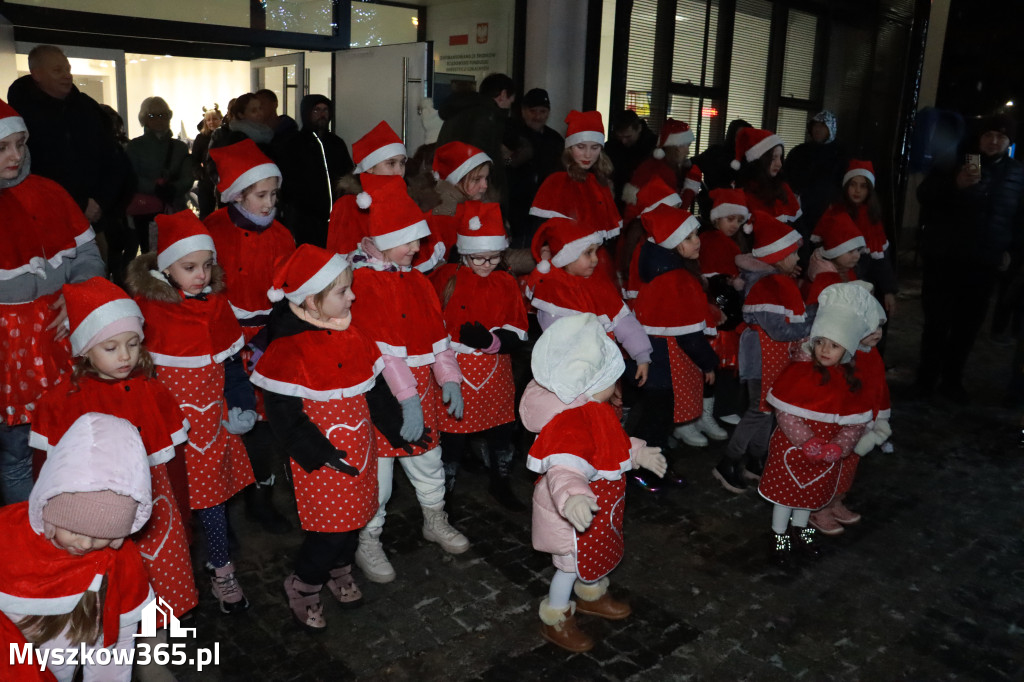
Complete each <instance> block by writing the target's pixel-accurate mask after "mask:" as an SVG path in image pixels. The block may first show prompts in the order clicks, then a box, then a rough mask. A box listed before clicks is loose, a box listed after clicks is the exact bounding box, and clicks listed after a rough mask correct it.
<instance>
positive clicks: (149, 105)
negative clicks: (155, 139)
mask: <svg viewBox="0 0 1024 682" xmlns="http://www.w3.org/2000/svg"><path fill="white" fill-rule="evenodd" d="M154 109H163V110H164V111H166V112H167V120H168V121H170V120H171V117H172V116H174V112H173V111H171V107H170V105H168V104H167V101H166V100H164V98H163V97H147V98H146V99H144V100H142V106H140V107H139V125H140V126H142V127H143V128H145V127H146V117H147V116H149V115H150V114H151V113H153V110H154Z"/></svg>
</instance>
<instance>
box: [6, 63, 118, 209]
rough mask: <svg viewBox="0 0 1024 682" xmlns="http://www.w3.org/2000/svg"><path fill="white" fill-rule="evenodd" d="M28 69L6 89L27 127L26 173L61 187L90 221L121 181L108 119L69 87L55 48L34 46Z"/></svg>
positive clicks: (110, 204)
mask: <svg viewBox="0 0 1024 682" xmlns="http://www.w3.org/2000/svg"><path fill="white" fill-rule="evenodd" d="M28 68H29V75H27V76H22V77H21V78H19V79H17V80H16V81H14V83H12V84H11V87H10V88H8V90H7V101H8V103H9V104H10V105H11V106H12V107H14V108H15V109H16V110H17V111H18V113H19V114H21V117H22V118H23V119H25V125H26V126H28V131H29V139H28V148H29V151H30V152H31V154H32V172H33V173H35V174H36V175H42V176H44V177H47V178H50V179H51V180H53V181H54V182H56V183H58V184H59V185H60V186H61V187H63V188H64V189H66V190H67V191H68V194H70V195H71V196H72V197H73V198H74V200H75V201H76V202H77V203H78V205H79V207H81V209H82V211H83V212H84V213H85V217H86V218H88V220H89V222H90V223H93V224H94V225H95V224H96V223H97V222H98V221H99V220H100V218H101V217H102V215H103V212H104V211H106V210H109V209H111V208H112V207H113V206H114V204H115V203H116V202H117V199H118V197H119V194H120V191H121V186H122V183H123V182H124V170H123V168H122V166H121V164H119V163H118V159H117V153H116V149H115V145H116V142H115V141H114V132H113V128H112V127H111V124H110V119H109V118H108V117H107V115H106V114H104V113H103V110H102V109H100V105H99V104H97V103H96V100H94V99H93V98H92V97H89V96H88V95H86V94H85V93H83V92H80V91H79V90H78V88H77V87H75V83H74V79H73V77H72V76H71V64H70V63H69V62H68V59H67V57H65V56H64V53H63V52H61V50H60V48H59V47H57V46H55V45H37V46H36V47H34V48H33V49H32V51H31V52H29V55H28Z"/></svg>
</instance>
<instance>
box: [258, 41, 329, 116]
mask: <svg viewBox="0 0 1024 682" xmlns="http://www.w3.org/2000/svg"><path fill="white" fill-rule="evenodd" d="M331 61H332V64H333V60H331ZM276 66H279V67H281V68H282V69H287V68H288V67H289V66H292V67H295V85H288V78H287V74H286V77H285V79H284V83H285V84H284V87H285V88H286V89H287V88H295V89H296V93H297V94H298V96H297V97H296V98H295V106H296V107H298V105H299V102H301V101H302V98H303V97H305V96H306V95H308V94H309V82H308V80H307V78H306V53H305V52H289V53H288V54H279V55H277V56H276V57H259V58H257V59H250V60H249V87H250V90H249V92H256V91H257V90H260V89H262V88H263V87H265V82H264V81H263V79H262V78H261V75H262V74H261V73H260V70H261V69H270V68H274V67H276ZM332 68H333V67H332ZM332 75H333V74H332ZM284 94H285V95H286V96H285V97H284V102H283V107H282V110H281V113H282V114H286V115H290V116H292V118H295V115H294V114H289V113H288V97H287V93H284ZM295 113H298V112H295ZM296 120H298V119H297V118H296Z"/></svg>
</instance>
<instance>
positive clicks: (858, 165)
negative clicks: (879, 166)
mask: <svg viewBox="0 0 1024 682" xmlns="http://www.w3.org/2000/svg"><path fill="white" fill-rule="evenodd" d="M857 176H860V177H862V178H867V180H868V182H870V183H871V186H872V187H874V186H875V166H874V164H872V163H871V162H870V161H861V160H860V159H852V160H851V161H850V167H849V168H848V169H847V170H846V175H844V176H843V185H844V186H845V185H846V183H848V182H849V181H850V180H851V179H852V178H855V177H857Z"/></svg>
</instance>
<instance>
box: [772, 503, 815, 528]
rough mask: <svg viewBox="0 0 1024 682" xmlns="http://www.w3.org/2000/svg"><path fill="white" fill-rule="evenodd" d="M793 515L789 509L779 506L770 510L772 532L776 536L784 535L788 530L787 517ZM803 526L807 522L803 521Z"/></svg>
mask: <svg viewBox="0 0 1024 682" xmlns="http://www.w3.org/2000/svg"><path fill="white" fill-rule="evenodd" d="M792 513H793V509H792V508H791V507H783V506H782V505H781V504H777V505H775V506H774V507H773V508H772V530H773V531H775V534H776V535H785V534H786V531H787V530H789V516H790V514H792ZM804 525H807V521H806V520H805V521H804Z"/></svg>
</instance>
